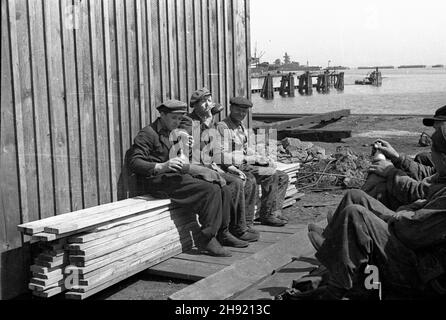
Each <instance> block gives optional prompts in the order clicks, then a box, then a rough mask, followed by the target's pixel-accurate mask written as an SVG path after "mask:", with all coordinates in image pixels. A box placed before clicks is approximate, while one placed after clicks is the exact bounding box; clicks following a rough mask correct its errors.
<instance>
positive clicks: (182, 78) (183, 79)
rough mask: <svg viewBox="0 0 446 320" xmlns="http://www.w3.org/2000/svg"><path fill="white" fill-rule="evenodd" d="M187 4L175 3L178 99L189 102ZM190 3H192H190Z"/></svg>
mask: <svg viewBox="0 0 446 320" xmlns="http://www.w3.org/2000/svg"><path fill="white" fill-rule="evenodd" d="M185 2H186V1H175V5H176V8H175V10H176V14H175V18H176V19H175V20H176V21H175V34H176V42H177V64H178V67H177V73H178V74H177V79H178V80H177V81H178V89H177V92H178V99H179V100H180V101H185V102H187V101H188V100H189V99H188V91H187V88H188V81H187V69H188V66H187V64H186V61H187V58H186V56H187V51H186V42H187V39H186V22H185V15H186V12H185ZM189 2H190V1H189Z"/></svg>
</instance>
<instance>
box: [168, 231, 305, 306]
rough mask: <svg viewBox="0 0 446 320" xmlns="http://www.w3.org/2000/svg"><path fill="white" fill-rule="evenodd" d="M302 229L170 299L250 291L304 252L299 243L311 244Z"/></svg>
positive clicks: (219, 296)
mask: <svg viewBox="0 0 446 320" xmlns="http://www.w3.org/2000/svg"><path fill="white" fill-rule="evenodd" d="M308 242H309V241H308V239H307V233H306V232H304V230H302V231H301V232H298V233H296V234H294V235H292V236H288V237H287V238H286V239H284V240H283V241H280V242H278V243H276V244H274V245H272V246H269V247H267V248H266V249H264V250H262V251H260V252H258V253H255V254H254V255H252V256H250V257H248V258H246V259H244V260H241V261H239V262H236V263H235V264H233V265H231V266H228V267H225V268H224V269H222V270H221V271H220V272H217V273H215V274H213V275H211V276H208V277H207V278H205V279H203V280H200V281H198V282H196V283H194V284H193V285H191V286H189V287H186V288H184V289H183V290H181V291H179V292H176V293H174V294H173V295H171V296H170V297H169V299H171V300H223V299H230V298H232V297H234V296H235V295H236V294H238V293H240V292H242V291H244V290H246V289H247V288H249V287H250V286H252V285H253V284H255V283H258V282H259V281H261V280H262V279H264V278H265V277H267V276H269V275H271V274H272V273H273V272H274V271H276V270H278V269H280V268H282V267H283V266H285V265H287V264H288V263H290V262H291V261H292V259H293V258H294V257H296V256H299V255H300V253H301V248H300V246H298V245H296V244H297V243H308Z"/></svg>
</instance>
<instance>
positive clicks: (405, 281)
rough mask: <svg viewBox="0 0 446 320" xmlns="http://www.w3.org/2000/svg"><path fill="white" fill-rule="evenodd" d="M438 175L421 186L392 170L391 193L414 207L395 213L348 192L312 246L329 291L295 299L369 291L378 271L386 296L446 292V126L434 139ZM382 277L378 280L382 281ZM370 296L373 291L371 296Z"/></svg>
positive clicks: (389, 175)
mask: <svg viewBox="0 0 446 320" xmlns="http://www.w3.org/2000/svg"><path fill="white" fill-rule="evenodd" d="M431 151H432V161H433V163H434V166H435V169H436V172H437V173H436V174H435V175H433V176H431V177H428V178H426V179H424V180H422V181H417V180H415V179H412V178H410V177H408V176H407V175H406V174H405V173H404V172H403V171H401V170H399V169H397V168H394V167H389V168H388V172H387V173H386V176H387V181H388V184H389V187H390V188H399V189H404V190H406V193H407V197H408V199H411V201H413V203H411V204H410V205H407V206H405V207H402V208H399V209H398V210H396V211H392V210H390V209H388V208H386V207H385V206H384V205H383V204H382V203H380V202H379V201H377V200H376V199H374V198H372V197H370V196H368V195H367V194H366V193H364V192H363V191H360V190H350V191H348V192H347V193H346V194H345V196H344V198H343V199H342V201H341V203H340V204H339V206H338V208H337V209H336V211H335V213H334V214H333V216H332V218H331V219H330V221H329V223H328V226H327V228H326V229H325V230H322V232H321V233H320V234H319V235H318V236H317V237H316V238H314V239H312V243H313V245H314V246H315V248H316V249H317V253H316V257H317V259H318V260H319V261H320V262H321V263H322V264H323V266H325V267H326V268H327V269H328V272H329V281H328V282H327V284H326V285H325V286H323V287H322V286H321V287H320V288H318V289H316V290H311V291H308V292H303V293H302V292H293V293H292V294H291V297H288V298H291V299H340V298H342V297H344V296H346V295H348V294H349V292H350V290H351V289H353V288H355V289H356V290H355V291H356V292H358V291H360V290H364V291H363V292H365V291H367V290H366V289H367V287H366V288H365V286H366V285H367V284H369V287H368V289H370V285H371V284H372V283H371V280H369V281H368V282H367V280H366V279H365V278H366V277H367V275H368V274H369V273H367V274H366V273H365V271H364V270H365V268H366V267H367V266H368V265H369V266H373V267H374V268H377V269H376V270H375V273H376V272H378V273H377V274H375V278H374V281H379V285H380V286H381V288H380V290H381V291H382V296H383V298H384V299H385V298H386V297H387V298H389V296H393V297H406V298H419V297H424V298H426V297H432V296H436V295H440V294H441V295H444V294H445V293H446V124H442V125H440V126H438V128H437V130H436V131H435V132H434V134H433V135H432V146H431ZM377 277H378V278H377ZM369 292H370V291H369Z"/></svg>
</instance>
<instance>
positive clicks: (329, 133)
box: [277, 129, 352, 142]
mask: <svg viewBox="0 0 446 320" xmlns="http://www.w3.org/2000/svg"><path fill="white" fill-rule="evenodd" d="M351 136H352V131H351V130H321V129H302V130H299V129H294V130H283V131H279V132H278V133H277V138H278V140H282V139H284V138H287V137H288V138H297V139H300V140H302V141H322V142H341V141H342V139H346V138H350V137H351Z"/></svg>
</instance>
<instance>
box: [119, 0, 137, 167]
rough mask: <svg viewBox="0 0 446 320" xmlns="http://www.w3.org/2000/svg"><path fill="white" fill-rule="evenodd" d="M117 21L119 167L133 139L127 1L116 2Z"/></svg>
mask: <svg viewBox="0 0 446 320" xmlns="http://www.w3.org/2000/svg"><path fill="white" fill-rule="evenodd" d="M114 3H115V11H114V13H115V21H116V52H117V53H116V55H117V60H118V63H117V71H116V72H117V79H119V80H118V81H119V82H118V92H119V93H118V94H119V116H117V117H116V120H117V121H116V122H117V125H118V126H120V127H121V129H120V130H119V131H120V140H119V141H120V145H119V146H120V148H119V157H118V156H116V160H117V161H119V162H118V163H119V166H121V165H122V163H123V161H124V155H125V152H126V151H127V149H128V147H129V145H130V143H131V139H132V138H133V137H130V135H131V133H130V131H131V129H130V116H129V112H128V109H129V107H130V106H129V102H128V101H129V100H128V97H129V92H128V81H129V77H128V72H127V71H128V70H127V61H128V57H127V41H126V39H125V35H126V26H125V3H127V1H123V0H115V1H114Z"/></svg>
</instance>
